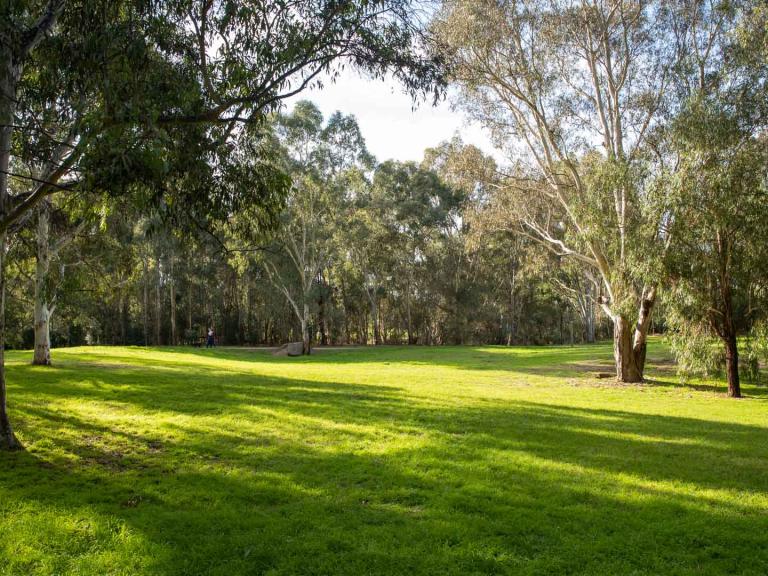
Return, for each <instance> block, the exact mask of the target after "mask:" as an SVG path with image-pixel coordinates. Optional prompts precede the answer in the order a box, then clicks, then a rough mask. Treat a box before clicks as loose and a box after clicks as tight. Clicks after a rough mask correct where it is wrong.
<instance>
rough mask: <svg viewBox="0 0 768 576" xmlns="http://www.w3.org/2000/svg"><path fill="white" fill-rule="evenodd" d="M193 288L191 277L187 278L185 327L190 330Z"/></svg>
mask: <svg viewBox="0 0 768 576" xmlns="http://www.w3.org/2000/svg"><path fill="white" fill-rule="evenodd" d="M194 290H195V287H194V284H192V279H191V278H190V280H189V287H188V289H187V329H188V330H190V331H191V330H192V297H193V292H194Z"/></svg>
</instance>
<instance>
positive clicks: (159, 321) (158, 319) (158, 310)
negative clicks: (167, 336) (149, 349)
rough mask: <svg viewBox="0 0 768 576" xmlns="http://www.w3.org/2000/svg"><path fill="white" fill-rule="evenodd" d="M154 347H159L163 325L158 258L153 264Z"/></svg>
mask: <svg viewBox="0 0 768 576" xmlns="http://www.w3.org/2000/svg"><path fill="white" fill-rule="evenodd" d="M155 271H156V272H157V274H156V275H155V280H156V282H155V346H160V344H161V343H162V342H161V337H160V334H161V330H162V325H163V299H162V296H161V292H160V283H161V276H160V258H158V259H157V263H156V264H155Z"/></svg>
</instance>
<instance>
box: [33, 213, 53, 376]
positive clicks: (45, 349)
mask: <svg viewBox="0 0 768 576" xmlns="http://www.w3.org/2000/svg"><path fill="white" fill-rule="evenodd" d="M36 244H37V253H36V256H37V258H36V264H35V295H34V297H35V305H34V331H35V349H34V353H33V356H32V364H36V365H38V366H50V365H51V325H50V319H51V313H52V310H51V308H50V299H49V295H48V289H47V287H48V271H49V269H50V263H51V254H50V247H51V240H50V211H49V204H48V202H47V201H42V202H40V204H38V207H37V243H36Z"/></svg>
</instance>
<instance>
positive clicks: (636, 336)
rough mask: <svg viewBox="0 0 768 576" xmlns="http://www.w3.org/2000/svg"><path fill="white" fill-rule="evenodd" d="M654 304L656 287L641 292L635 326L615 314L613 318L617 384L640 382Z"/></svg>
mask: <svg viewBox="0 0 768 576" xmlns="http://www.w3.org/2000/svg"><path fill="white" fill-rule="evenodd" d="M655 303H656V287H655V286H654V287H651V288H649V289H647V290H644V291H643V297H642V299H641V301H640V311H639V313H638V318H637V324H635V325H634V326H633V325H632V323H631V321H630V320H628V319H627V318H625V317H623V316H621V315H620V314H617V315H615V316H614V317H613V357H614V360H615V361H616V379H617V380H618V381H619V382H627V383H634V382H642V381H643V372H644V370H645V355H646V349H647V347H648V327H649V326H650V323H651V312H652V311H653V306H654V304H655Z"/></svg>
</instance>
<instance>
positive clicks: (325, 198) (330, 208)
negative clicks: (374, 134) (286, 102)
mask: <svg viewBox="0 0 768 576" xmlns="http://www.w3.org/2000/svg"><path fill="white" fill-rule="evenodd" d="M275 130H276V133H277V135H278V137H279V140H280V147H281V148H282V149H283V150H284V154H285V169H286V171H287V172H290V173H291V174H292V185H291V190H290V192H289V194H288V197H287V199H286V206H285V209H284V211H283V213H282V215H281V223H280V226H279V228H278V230H277V231H276V233H275V246H274V249H273V254H272V255H271V256H267V257H265V258H264V259H263V265H264V268H265V270H266V272H267V274H268V276H269V278H270V279H271V281H272V283H273V284H274V285H275V287H276V288H277V289H278V290H280V292H281V293H282V294H283V295H284V296H285V297H286V299H287V300H288V301H289V302H290V304H291V307H292V308H293V310H294V312H295V314H296V317H297V319H298V321H299V324H300V325H301V334H302V342H303V351H304V353H305V354H309V352H310V344H311V334H310V323H311V319H312V317H313V316H314V313H315V308H316V304H319V305H320V310H319V311H320V315H321V316H322V315H323V314H324V309H323V308H324V302H323V298H322V297H321V298H319V299H318V300H319V302H316V301H315V300H316V299H315V298H314V297H313V296H314V295H315V294H316V292H317V291H318V290H321V291H322V290H323V289H324V286H323V284H324V280H323V279H324V270H325V269H326V268H328V267H329V266H330V265H331V263H332V261H333V260H334V258H335V257H336V250H337V248H338V244H336V242H335V240H336V238H335V236H336V231H337V230H340V229H342V228H343V224H342V222H341V220H340V219H341V218H343V217H346V216H347V215H348V214H349V211H350V210H349V206H350V203H351V202H352V201H353V200H354V196H355V194H354V193H353V191H354V190H355V189H356V188H357V184H358V183H359V181H360V180H361V179H362V180H364V174H363V172H364V171H365V170H367V169H370V168H371V167H372V164H373V159H372V157H371V156H370V154H369V153H368V151H367V149H366V147H365V141H364V139H363V138H362V135H361V134H360V130H359V127H358V125H357V122H356V120H355V119H354V118H353V117H351V116H343V115H341V114H339V113H336V114H333V115H332V116H331V117H330V118H329V120H328V122H327V123H324V122H323V117H322V114H321V113H320V111H319V110H318V108H317V107H316V106H315V105H314V104H312V103H310V102H306V101H301V102H298V103H297V104H296V106H295V107H294V110H293V111H292V112H291V114H288V115H283V116H279V117H278V118H277V120H276V128H275Z"/></svg>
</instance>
